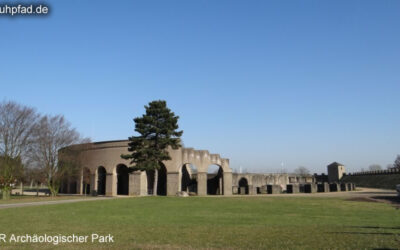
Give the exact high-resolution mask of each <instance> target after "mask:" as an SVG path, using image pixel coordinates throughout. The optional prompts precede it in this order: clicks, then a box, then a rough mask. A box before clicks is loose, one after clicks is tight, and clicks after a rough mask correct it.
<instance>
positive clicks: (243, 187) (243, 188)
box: [239, 177, 249, 194]
mask: <svg viewBox="0 0 400 250" xmlns="http://www.w3.org/2000/svg"><path fill="white" fill-rule="evenodd" d="M239 193H240V194H249V182H248V181H247V179H246V178H245V177H242V178H240V180H239Z"/></svg>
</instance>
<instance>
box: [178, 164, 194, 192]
mask: <svg viewBox="0 0 400 250" xmlns="http://www.w3.org/2000/svg"><path fill="white" fill-rule="evenodd" d="M181 191H185V192H188V193H196V194H197V168H196V166H195V165H193V164H184V165H183V166H182V171H181Z"/></svg>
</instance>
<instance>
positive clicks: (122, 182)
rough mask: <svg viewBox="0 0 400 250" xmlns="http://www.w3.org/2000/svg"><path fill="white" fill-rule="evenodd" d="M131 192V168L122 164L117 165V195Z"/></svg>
mask: <svg viewBox="0 0 400 250" xmlns="http://www.w3.org/2000/svg"><path fill="white" fill-rule="evenodd" d="M128 193H129V169H128V167H127V166H125V165H123V164H120V165H118V166H117V195H128Z"/></svg>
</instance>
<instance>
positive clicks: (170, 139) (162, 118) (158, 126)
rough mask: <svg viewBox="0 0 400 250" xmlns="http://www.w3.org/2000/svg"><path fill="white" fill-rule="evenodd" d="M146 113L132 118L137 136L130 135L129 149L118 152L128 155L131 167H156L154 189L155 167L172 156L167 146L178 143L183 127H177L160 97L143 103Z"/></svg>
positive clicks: (179, 145) (133, 168) (172, 115)
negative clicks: (124, 151)
mask: <svg viewBox="0 0 400 250" xmlns="http://www.w3.org/2000/svg"><path fill="white" fill-rule="evenodd" d="M145 109H146V114H144V115H143V116H142V117H137V118H135V119H134V122H135V131H136V132H137V133H139V136H132V137H129V141H130V142H129V144H128V145H129V148H128V150H129V152H132V153H131V154H125V155H121V157H122V158H123V159H130V160H131V162H130V163H131V164H132V166H131V167H130V168H131V169H132V170H144V171H155V177H154V179H155V180H154V183H155V184H154V189H153V190H157V186H156V182H157V170H158V169H160V167H161V165H162V162H163V161H167V160H171V157H170V156H169V153H168V151H167V149H168V147H171V148H172V149H178V148H180V147H181V139H180V137H181V136H182V133H183V131H178V128H179V126H178V119H179V116H176V115H175V114H174V113H173V112H171V110H170V109H169V108H168V107H167V102H166V101H163V100H158V101H152V102H150V103H149V104H148V106H145Z"/></svg>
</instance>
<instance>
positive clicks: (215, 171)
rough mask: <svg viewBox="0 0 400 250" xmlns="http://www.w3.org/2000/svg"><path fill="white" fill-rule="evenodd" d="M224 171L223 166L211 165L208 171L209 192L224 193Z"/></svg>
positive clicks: (214, 193) (210, 193)
mask: <svg viewBox="0 0 400 250" xmlns="http://www.w3.org/2000/svg"><path fill="white" fill-rule="evenodd" d="M223 173H224V171H223V170H222V168H221V166H218V165H210V166H209V167H208V171H207V194H209V195H222V194H224V174H223Z"/></svg>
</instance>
